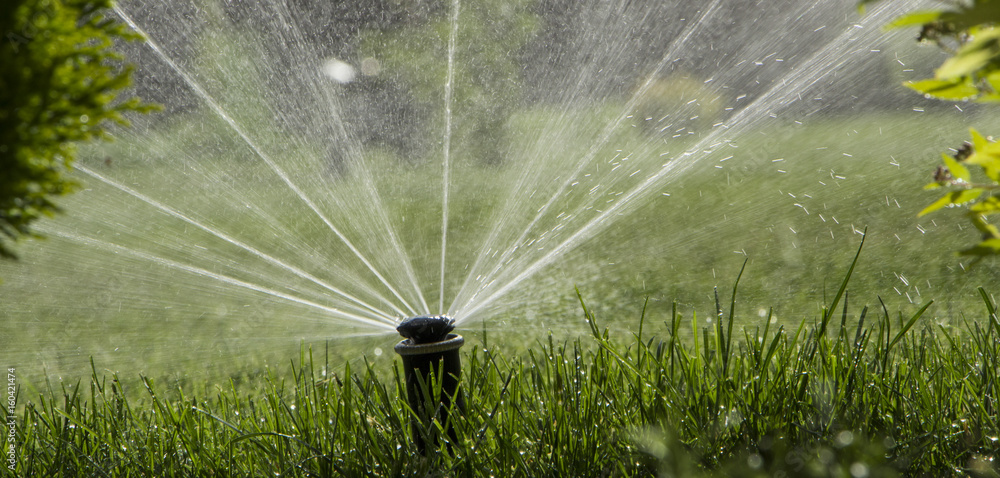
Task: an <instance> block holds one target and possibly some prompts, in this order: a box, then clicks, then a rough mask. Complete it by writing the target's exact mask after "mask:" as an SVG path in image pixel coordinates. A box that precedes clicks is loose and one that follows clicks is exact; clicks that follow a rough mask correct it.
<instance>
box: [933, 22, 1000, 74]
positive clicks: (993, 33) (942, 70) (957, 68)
mask: <svg viewBox="0 0 1000 478" xmlns="http://www.w3.org/2000/svg"><path fill="white" fill-rule="evenodd" d="M998 56H1000V29H996V28H988V29H984V30H982V31H981V32H979V34H977V35H976V37H975V38H973V39H972V40H971V41H969V42H968V43H966V44H965V45H962V47H961V48H959V49H958V51H957V52H955V56H953V57H951V58H949V59H947V60H945V62H944V63H942V64H941V66H940V67H938V69H937V70H936V71H935V72H934V77H935V78H937V79H939V80H947V79H957V78H961V77H963V76H968V75H974V74H981V73H982V72H980V70H982V69H983V68H985V67H986V66H987V65H989V64H990V63H991V62H993V61H994V60H995V59H996V58H997V57H998Z"/></svg>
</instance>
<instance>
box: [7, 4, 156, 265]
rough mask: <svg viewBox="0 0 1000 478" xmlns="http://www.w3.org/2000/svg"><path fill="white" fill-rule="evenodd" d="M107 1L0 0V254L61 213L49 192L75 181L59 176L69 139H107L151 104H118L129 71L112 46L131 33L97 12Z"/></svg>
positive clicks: (71, 151)
mask: <svg viewBox="0 0 1000 478" xmlns="http://www.w3.org/2000/svg"><path fill="white" fill-rule="evenodd" d="M110 7H111V1H110V0H4V1H3V2H0V34H2V35H3V38H2V42H0V65H2V68H0V257H2V258H13V257H14V252H13V250H12V249H11V247H12V243H13V242H14V241H17V240H19V239H21V238H23V237H28V236H34V235H36V234H35V233H34V232H33V231H32V229H31V225H32V223H33V222H34V221H35V220H37V219H39V218H41V217H44V216H51V215H52V214H54V213H56V212H58V211H59V207H58V206H57V205H56V204H55V202H54V199H55V198H56V197H57V196H61V195H64V194H67V193H69V192H71V191H73V189H74V188H75V187H76V184H75V183H74V182H73V181H72V180H71V179H69V178H68V177H67V176H66V173H67V172H68V171H69V169H70V168H71V165H72V163H73V159H74V157H75V154H76V150H75V145H76V144H77V143H80V142H86V141H92V140H95V139H105V140H106V139H109V136H108V134H107V133H106V131H105V127H106V126H107V125H108V124H109V123H111V122H114V123H120V124H127V121H126V119H125V118H124V116H123V113H125V112H128V111H137V112H147V111H150V110H151V109H152V108H153V107H152V106H151V105H148V104H145V103H143V102H142V101H141V100H139V99H138V98H132V99H128V100H124V101H121V100H119V99H117V97H118V93H119V92H120V91H121V90H122V89H123V88H125V87H127V86H128V85H129V82H130V76H131V68H130V67H129V66H128V65H126V64H125V63H124V61H123V58H122V57H121V56H120V55H118V54H117V53H115V52H114V51H113V50H112V47H113V44H114V42H115V41H127V40H136V39H138V38H139V36H138V35H137V34H135V33H134V32H131V31H130V30H128V29H127V27H126V26H125V25H124V24H122V23H120V22H118V21H116V20H114V19H111V18H108V17H106V16H105V15H104V12H105V11H106V9H108V8H110Z"/></svg>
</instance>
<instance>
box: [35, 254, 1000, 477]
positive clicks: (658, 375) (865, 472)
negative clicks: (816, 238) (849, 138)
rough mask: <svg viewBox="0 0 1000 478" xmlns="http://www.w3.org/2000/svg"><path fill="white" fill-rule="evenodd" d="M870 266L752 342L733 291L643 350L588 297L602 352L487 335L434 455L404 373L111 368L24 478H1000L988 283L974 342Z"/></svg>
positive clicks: (303, 358)
mask: <svg viewBox="0 0 1000 478" xmlns="http://www.w3.org/2000/svg"><path fill="white" fill-rule="evenodd" d="M856 263H857V258H855V262H854V263H853V264H852V265H851V268H850V271H849V272H848V273H847V274H846V275H847V278H845V279H844V281H843V283H842V284H841V285H840V287H839V288H838V290H837V291H836V292H835V293H833V294H831V295H832V297H831V298H830V299H829V302H828V303H827V306H826V307H824V308H823V310H822V311H821V313H820V314H819V315H818V316H817V317H816V318H815V319H814V320H812V321H809V322H806V321H803V322H802V323H801V324H800V325H799V326H797V327H793V328H786V327H784V326H782V325H776V324H772V322H771V320H769V319H770V318H765V319H764V320H761V321H760V323H758V324H753V323H750V324H749V325H745V326H743V327H735V326H734V323H737V322H738V321H739V318H738V317H734V313H735V311H736V310H737V309H738V307H737V303H738V300H737V298H736V295H737V287H736V286H735V285H734V287H733V290H732V298H731V299H730V301H729V303H728V307H724V306H723V305H722V304H720V303H719V301H718V300H717V303H716V310H715V311H713V313H712V314H709V315H708V316H705V315H701V316H698V315H696V314H693V313H692V314H691V315H690V316H682V314H681V313H680V312H678V310H677V307H676V304H675V305H674V307H673V308H672V310H671V311H670V312H669V313H668V314H667V316H666V319H665V320H664V321H663V323H662V324H657V323H655V322H657V321H655V320H653V319H652V318H651V317H652V316H653V315H654V312H653V311H652V310H646V309H643V312H642V314H641V315H640V317H639V318H638V320H637V321H636V323H634V326H633V327H632V329H633V330H634V332H630V333H629V334H628V335H627V336H619V335H618V334H613V333H611V332H609V330H607V329H604V328H602V324H603V323H605V319H599V318H598V317H596V316H595V313H594V312H593V311H592V310H591V309H589V308H588V307H587V306H586V305H585V304H584V302H583V301H582V300H581V304H584V305H583V315H584V317H585V318H586V319H587V321H588V323H589V324H590V330H591V332H592V333H591V337H590V338H587V339H576V340H573V341H559V340H556V339H554V338H553V337H552V336H551V335H550V336H549V337H548V338H547V339H546V338H541V339H539V340H538V341H537V342H536V343H535V344H534V346H533V347H530V348H528V349H527V351H526V352H525V353H524V354H519V355H517V354H510V353H506V352H503V351H501V350H500V349H498V348H497V347H495V346H494V345H493V344H492V343H491V340H490V339H489V338H488V336H484V337H483V340H482V343H469V344H467V345H466V347H465V349H464V351H463V352H464V353H463V361H464V369H463V377H462V387H463V390H464V394H465V398H466V403H467V406H466V411H465V413H464V416H463V417H462V419H460V420H456V421H455V422H454V423H453V425H454V426H455V427H456V429H457V431H458V435H459V440H458V441H457V442H455V443H446V440H445V441H442V442H441V446H440V449H439V450H437V451H436V452H431V453H428V455H427V456H422V455H420V454H419V453H418V452H417V451H416V449H415V447H414V445H413V444H412V442H411V440H410V433H411V430H410V428H409V423H410V419H411V415H412V412H411V411H410V410H409V409H408V408H407V407H406V405H405V404H404V400H402V399H401V398H400V397H401V396H403V392H401V391H402V384H401V379H400V373H401V372H400V371H399V365H398V360H397V361H396V362H394V365H393V367H385V366H378V365H376V364H374V363H372V362H368V361H367V360H365V361H364V362H363V363H360V366H359V362H353V365H352V362H347V364H346V365H344V364H343V362H339V363H341V365H338V366H336V367H337V368H338V370H337V371H335V372H334V371H332V370H331V368H330V367H331V364H330V363H324V362H322V361H320V360H319V359H317V358H316V357H314V356H313V354H312V352H311V351H308V352H306V351H303V352H302V353H301V354H300V356H299V358H298V360H297V361H295V362H294V363H293V364H292V366H291V368H290V371H289V372H288V373H277V372H274V371H268V372H266V373H263V374H260V375H257V376H251V377H248V378H245V380H246V381H245V382H244V383H239V384H238V383H236V382H235V381H231V382H230V383H228V384H225V385H219V386H217V387H216V388H215V390H214V391H212V392H204V391H202V392H201V393H200V394H195V393H193V392H192V391H191V390H190V389H185V388H184V387H172V386H168V385H164V384H162V383H153V381H152V380H150V379H146V378H143V379H141V380H138V381H137V380H134V379H132V378H130V377H119V376H117V375H113V376H111V377H102V376H100V375H99V374H98V373H97V372H96V371H95V372H94V373H93V376H92V378H91V380H90V383H83V384H80V385H76V386H66V385H61V386H58V387H55V386H50V387H49V388H48V389H46V390H42V391H41V393H39V394H38V395H37V396H28V393H27V392H25V391H24V390H21V392H20V395H19V400H20V402H21V405H20V406H19V410H20V411H19V413H18V417H17V433H16V450H17V467H18V468H17V471H16V474H17V476H87V477H91V476H390V477H396V476H531V477H534V476H652V475H659V476H721V475H727V476H843V477H849V476H859V477H860V476H871V477H876V476H977V477H990V476H998V471H1000V468H998V466H997V459H998V458H1000V441H998V434H1000V416H998V413H997V411H998V410H997V409H998V407H1000V403H998V399H1000V390H998V388H997V387H998V383H997V370H1000V321H998V319H997V305H996V303H995V302H994V301H993V300H992V299H991V298H990V296H989V295H988V294H987V292H986V291H985V290H983V289H980V290H979V293H980V294H981V296H982V300H983V303H984V310H983V314H982V315H981V316H980V317H979V318H978V319H977V320H969V321H968V322H967V323H966V327H965V328H963V329H961V330H957V329H950V328H948V327H945V326H942V325H940V324H935V323H933V322H932V321H929V320H928V319H927V318H926V317H925V316H924V315H923V313H924V311H925V310H926V308H927V306H926V305H925V306H924V307H922V308H921V309H920V310H919V311H918V312H917V313H915V314H913V315H909V316H902V315H899V316H893V315H892V314H890V313H889V312H888V306H886V305H885V304H878V305H874V306H873V307H858V306H857V305H855V304H850V303H849V302H848V298H849V294H848V293H847V284H848V279H849V278H850V276H851V273H852V272H853V271H854V270H855V265H856ZM737 284H738V280H737ZM927 305H929V304H927ZM859 309H860V310H859ZM709 319H711V321H709ZM341 367H342V368H341ZM446 426H448V424H437V423H434V424H431V425H430V427H429V428H428V429H427V430H425V432H427V433H431V434H434V433H439V432H440V431H441V430H442V428H443V427H446ZM449 446H450V450H451V451H450V452H448V447H449Z"/></svg>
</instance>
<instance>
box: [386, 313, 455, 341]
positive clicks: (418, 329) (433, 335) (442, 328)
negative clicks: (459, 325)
mask: <svg viewBox="0 0 1000 478" xmlns="http://www.w3.org/2000/svg"><path fill="white" fill-rule="evenodd" d="M454 329H455V319H453V318H451V317H448V316H447V315H418V316H416V317H410V318H408V319H406V320H404V321H402V322H401V323H400V324H399V326H398V327H396V331H397V332H399V335H402V336H403V337H405V338H408V339H410V341H411V342H412V343H414V344H429V343H432V342H441V341H443V340H445V339H447V338H448V333H449V332H451V331H452V330H454Z"/></svg>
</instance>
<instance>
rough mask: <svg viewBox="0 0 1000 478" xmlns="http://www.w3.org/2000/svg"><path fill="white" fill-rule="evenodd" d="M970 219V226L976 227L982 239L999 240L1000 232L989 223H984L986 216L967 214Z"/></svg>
mask: <svg viewBox="0 0 1000 478" xmlns="http://www.w3.org/2000/svg"><path fill="white" fill-rule="evenodd" d="M969 217H970V219H972V225H973V226H976V230H978V231H979V232H981V233H982V234H983V237H990V238H993V239H1000V231H998V230H997V227H996V226H994V225H993V224H990V223H989V222H986V216H984V215H982V214H976V213H969Z"/></svg>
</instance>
